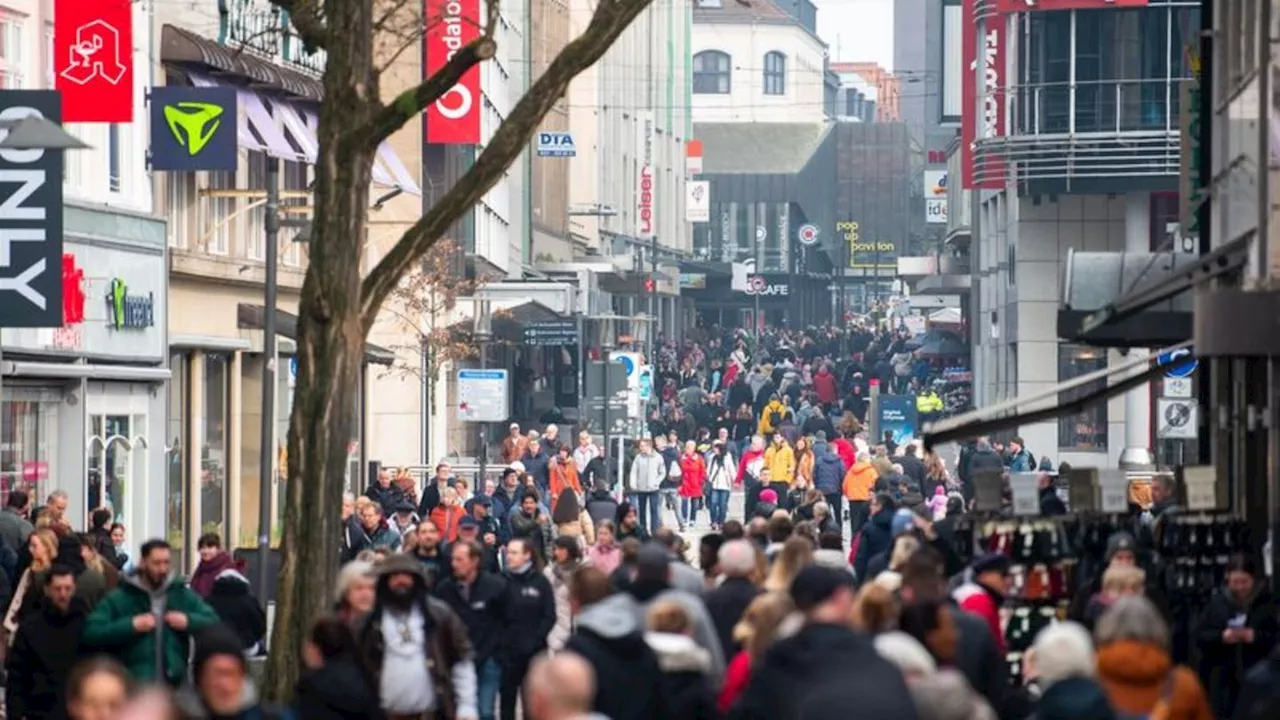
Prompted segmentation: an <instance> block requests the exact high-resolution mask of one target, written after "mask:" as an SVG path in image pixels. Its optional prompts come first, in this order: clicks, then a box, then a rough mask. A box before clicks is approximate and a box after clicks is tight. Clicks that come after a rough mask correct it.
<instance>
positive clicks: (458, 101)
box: [436, 85, 475, 120]
mask: <svg viewBox="0 0 1280 720" xmlns="http://www.w3.org/2000/svg"><path fill="white" fill-rule="evenodd" d="M474 104H475V101H474V100H472V98H471V91H470V90H468V89H467V87H466V86H465V85H454V86H453V87H451V88H449V91H448V92H446V93H445V94H444V95H441V96H440V99H439V100H437V101H436V110H437V111H438V112H439V113H440V115H441V116H442V117H446V118H448V119H450V120H461V119H463V118H465V117H466V116H467V114H468V113H470V112H471V106H472V105H474Z"/></svg>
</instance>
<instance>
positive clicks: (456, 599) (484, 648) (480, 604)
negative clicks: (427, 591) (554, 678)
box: [432, 571, 507, 663]
mask: <svg viewBox="0 0 1280 720" xmlns="http://www.w3.org/2000/svg"><path fill="white" fill-rule="evenodd" d="M432 594H433V595H435V597H436V598H438V599H439V600H441V601H443V602H444V603H445V604H446V605H448V606H449V609H450V610H452V611H453V613H454V614H455V615H457V616H458V619H459V620H461V621H462V624H463V625H464V626H466V628H467V638H468V639H469V640H470V641H471V651H472V653H473V654H474V655H475V658H476V662H477V663H482V662H484V661H485V660H488V659H489V658H492V657H496V656H497V654H498V650H499V648H500V647H501V646H502V644H503V642H504V637H505V636H506V632H507V608H506V601H507V581H506V580H505V579H504V578H503V577H502V575H500V574H498V573H491V572H483V571H482V572H480V573H479V574H477V575H476V579H475V582H473V583H471V589H470V591H469V592H468V593H467V596H466V597H465V598H464V597H463V596H462V587H461V585H460V584H459V583H458V581H457V579H456V578H453V577H448V578H445V579H443V580H441V581H440V582H439V583H437V584H436V585H435V589H434V590H433V591H432Z"/></svg>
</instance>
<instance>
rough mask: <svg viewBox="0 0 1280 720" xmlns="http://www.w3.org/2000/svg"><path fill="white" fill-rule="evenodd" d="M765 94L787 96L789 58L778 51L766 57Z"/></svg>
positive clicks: (767, 54) (766, 54)
mask: <svg viewBox="0 0 1280 720" xmlns="http://www.w3.org/2000/svg"><path fill="white" fill-rule="evenodd" d="M764 94H765V95H786V94H787V56H786V55H783V54H782V53H780V52H778V51H776V50H774V51H771V52H767V53H765V55H764Z"/></svg>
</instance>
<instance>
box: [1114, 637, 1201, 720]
mask: <svg viewBox="0 0 1280 720" xmlns="http://www.w3.org/2000/svg"><path fill="white" fill-rule="evenodd" d="M1098 682H1099V683H1100V684H1101V685H1102V687H1103V689H1105V690H1106V691H1107V698H1108V699H1109V700H1110V701H1111V706H1112V707H1114V708H1115V709H1116V712H1117V713H1120V714H1125V715H1135V716H1142V715H1146V714H1147V713H1150V712H1151V711H1152V710H1153V709H1154V708H1155V706H1156V705H1157V704H1158V703H1159V702H1160V701H1161V699H1165V700H1166V702H1167V703H1168V712H1166V713H1165V715H1164V720H1213V719H1214V713H1213V710H1212V709H1211V708H1210V707H1209V699H1208V698H1207V697H1206V696H1205V692H1204V688H1203V687H1201V685H1200V681H1199V679H1197V678H1196V675H1195V673H1194V672H1192V671H1191V670H1190V669H1189V668H1186V667H1182V666H1175V665H1174V664H1173V660H1171V659H1170V658H1169V653H1167V652H1165V650H1163V649H1162V648H1159V647H1156V646H1155V645H1148V644H1145V643H1138V642H1133V641H1130V640H1121V641H1118V642H1113V643H1110V644H1108V645H1104V646H1102V647H1100V648H1098Z"/></svg>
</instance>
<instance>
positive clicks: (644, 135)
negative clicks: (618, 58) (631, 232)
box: [636, 110, 657, 240]
mask: <svg viewBox="0 0 1280 720" xmlns="http://www.w3.org/2000/svg"><path fill="white" fill-rule="evenodd" d="M654 122H655V120H654V115H653V111H652V110H641V111H639V112H637V113H636V130H637V137H636V159H637V162H636V166H637V167H638V170H637V174H636V237H637V238H639V239H640V240H652V239H653V238H654V235H656V234H657V232H656V230H655V229H654V228H655V226H656V223H655V220H656V216H655V215H654V207H653V206H654V200H655V198H656V195H657V193H656V182H655V180H654V170H653V136H654Z"/></svg>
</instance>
